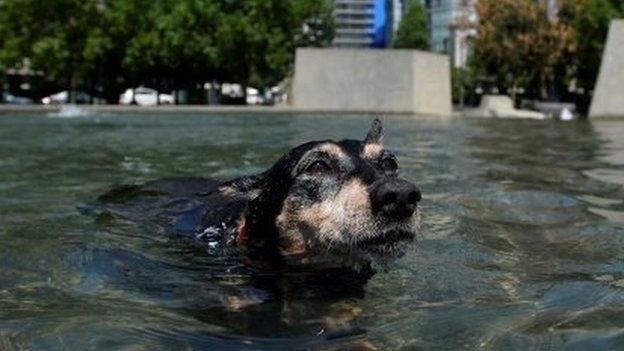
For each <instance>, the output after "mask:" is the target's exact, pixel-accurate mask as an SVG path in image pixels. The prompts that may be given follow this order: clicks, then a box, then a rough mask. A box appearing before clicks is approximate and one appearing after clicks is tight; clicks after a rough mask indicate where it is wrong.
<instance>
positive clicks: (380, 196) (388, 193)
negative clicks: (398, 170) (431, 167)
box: [371, 179, 422, 220]
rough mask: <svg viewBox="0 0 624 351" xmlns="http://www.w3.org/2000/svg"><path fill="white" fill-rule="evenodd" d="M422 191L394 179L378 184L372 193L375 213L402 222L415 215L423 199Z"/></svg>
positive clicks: (408, 183)
mask: <svg viewBox="0 0 624 351" xmlns="http://www.w3.org/2000/svg"><path fill="white" fill-rule="evenodd" d="M421 197H422V196H421V194H420V190H418V188H416V186H415V185H414V184H412V183H410V182H408V181H406V180H402V179H392V180H388V181H384V182H382V183H379V184H377V185H376V186H375V187H374V188H373V191H372V192H371V204H372V207H373V211H374V212H376V213H382V214H383V215H385V216H386V217H389V218H392V219H396V220H400V219H405V218H408V217H410V216H411V215H412V214H414V211H415V210H416V206H417V205H418V202H419V201H420V199H421Z"/></svg>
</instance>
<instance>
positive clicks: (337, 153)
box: [314, 143, 346, 158]
mask: <svg viewBox="0 0 624 351" xmlns="http://www.w3.org/2000/svg"><path fill="white" fill-rule="evenodd" d="M314 150H316V151H323V152H326V153H328V154H329V155H331V156H334V157H335V158H343V157H346V155H345V152H344V151H343V150H342V148H341V147H340V146H338V145H336V144H334V143H324V144H321V145H319V146H317V147H316V148H314Z"/></svg>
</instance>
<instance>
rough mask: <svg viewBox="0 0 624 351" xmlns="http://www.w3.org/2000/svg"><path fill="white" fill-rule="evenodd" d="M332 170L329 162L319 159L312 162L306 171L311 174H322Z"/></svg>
mask: <svg viewBox="0 0 624 351" xmlns="http://www.w3.org/2000/svg"><path fill="white" fill-rule="evenodd" d="M330 170H331V167H330V166H329V165H328V164H327V162H325V161H322V160H318V161H314V162H312V163H311V164H310V165H309V166H308V167H307V168H306V173H311V174H320V173H325V172H328V171H330Z"/></svg>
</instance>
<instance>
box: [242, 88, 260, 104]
mask: <svg viewBox="0 0 624 351" xmlns="http://www.w3.org/2000/svg"><path fill="white" fill-rule="evenodd" d="M245 95H246V96H245V100H246V102H247V105H262V104H263V103H264V97H263V96H262V95H261V94H260V91H259V90H258V89H256V88H252V87H247V88H246V89H245Z"/></svg>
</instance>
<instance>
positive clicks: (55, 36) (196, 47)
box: [0, 0, 333, 99]
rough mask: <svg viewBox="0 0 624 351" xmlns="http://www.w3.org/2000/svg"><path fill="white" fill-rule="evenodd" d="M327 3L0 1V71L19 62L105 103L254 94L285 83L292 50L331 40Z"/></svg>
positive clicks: (322, 0) (310, 0) (275, 0)
mask: <svg viewBox="0 0 624 351" xmlns="http://www.w3.org/2000/svg"><path fill="white" fill-rule="evenodd" d="M331 11H332V6H331V2H330V0H292V1H283V0H158V1H154V0H106V1H100V0H46V1H41V0H11V1H2V0H0V38H3V39H0V70H4V69H7V68H10V67H16V66H19V65H20V64H22V62H23V61H24V59H28V60H30V61H31V62H32V64H33V66H34V67H33V68H35V69H37V70H41V71H43V72H44V73H45V76H46V78H48V79H50V80H54V81H57V82H61V81H62V82H63V85H65V86H67V87H68V88H69V87H73V86H74V85H75V84H76V83H78V84H82V85H87V84H89V83H91V84H93V81H95V80H97V81H98V84H99V85H101V86H102V87H103V89H104V90H105V92H106V93H107V95H108V96H109V98H110V99H114V98H115V95H116V94H118V92H119V91H120V90H121V89H122V86H125V87H127V86H132V85H133V84H138V83H147V84H151V85H155V86H156V87H157V88H159V86H163V84H164V85H165V86H167V87H169V88H192V87H194V86H197V85H198V84H201V83H204V82H206V81H211V80H220V81H229V82H237V83H242V84H252V85H255V86H258V87H262V86H267V85H270V84H275V83H278V82H279V81H281V80H282V79H284V78H285V77H286V76H287V75H288V72H289V70H290V69H291V67H292V63H293V60H294V52H295V48H296V47H297V46H325V45H328V44H329V43H330V42H331V39H332V37H333V22H332V16H331Z"/></svg>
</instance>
